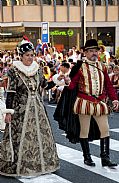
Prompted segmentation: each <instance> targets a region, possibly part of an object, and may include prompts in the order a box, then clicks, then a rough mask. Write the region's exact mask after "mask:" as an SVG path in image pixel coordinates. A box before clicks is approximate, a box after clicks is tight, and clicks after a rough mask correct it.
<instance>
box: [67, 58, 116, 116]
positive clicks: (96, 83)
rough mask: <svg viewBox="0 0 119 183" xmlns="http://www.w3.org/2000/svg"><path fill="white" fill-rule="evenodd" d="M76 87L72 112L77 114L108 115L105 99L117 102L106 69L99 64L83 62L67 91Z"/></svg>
mask: <svg viewBox="0 0 119 183" xmlns="http://www.w3.org/2000/svg"><path fill="white" fill-rule="evenodd" d="M77 85H78V93H77V99H76V102H75V104H74V112H75V113H77V114H87V115H103V114H108V107H107V105H106V103H105V102H104V101H105V99H106V98H107V96H108V97H109V98H110V99H111V100H112V101H113V100H117V96H116V92H115V89H114V88H113V85H112V83H111V81H110V79H109V76H108V73H107V69H106V67H105V66H104V65H103V64H101V63H100V62H96V63H95V64H93V63H91V61H86V62H84V63H83V64H82V66H81V68H80V69H79V71H78V72H77V73H76V75H75V76H74V77H73V78H72V80H71V83H70V85H69V89H71V90H73V89H74V88H75V87H76V86H77Z"/></svg>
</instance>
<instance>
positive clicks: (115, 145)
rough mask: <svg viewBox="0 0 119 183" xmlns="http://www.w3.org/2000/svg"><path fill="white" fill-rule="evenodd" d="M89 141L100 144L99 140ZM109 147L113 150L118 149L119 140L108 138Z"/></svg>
mask: <svg viewBox="0 0 119 183" xmlns="http://www.w3.org/2000/svg"><path fill="white" fill-rule="evenodd" d="M91 143H92V144H95V145H100V140H94V141H93V142H91ZM110 149H111V150H114V151H119V141H118V140H114V139H110Z"/></svg>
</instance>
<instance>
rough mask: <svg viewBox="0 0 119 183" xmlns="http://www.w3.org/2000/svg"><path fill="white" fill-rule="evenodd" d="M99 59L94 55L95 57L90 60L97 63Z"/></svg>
mask: <svg viewBox="0 0 119 183" xmlns="http://www.w3.org/2000/svg"><path fill="white" fill-rule="evenodd" d="M97 59H98V57H97V55H93V56H92V57H91V58H90V60H91V61H97Z"/></svg>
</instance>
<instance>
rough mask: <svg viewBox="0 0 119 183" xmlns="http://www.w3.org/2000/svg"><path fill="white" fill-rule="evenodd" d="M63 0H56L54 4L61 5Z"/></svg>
mask: <svg viewBox="0 0 119 183" xmlns="http://www.w3.org/2000/svg"><path fill="white" fill-rule="evenodd" d="M63 4H64V3H63V0H56V5H63Z"/></svg>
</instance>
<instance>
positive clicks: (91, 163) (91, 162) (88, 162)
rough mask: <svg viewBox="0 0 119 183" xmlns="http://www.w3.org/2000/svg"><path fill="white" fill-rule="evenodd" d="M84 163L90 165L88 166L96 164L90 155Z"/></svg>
mask: <svg viewBox="0 0 119 183" xmlns="http://www.w3.org/2000/svg"><path fill="white" fill-rule="evenodd" d="M84 164H86V165H88V166H95V163H94V161H93V160H92V159H91V157H89V158H88V159H84Z"/></svg>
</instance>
